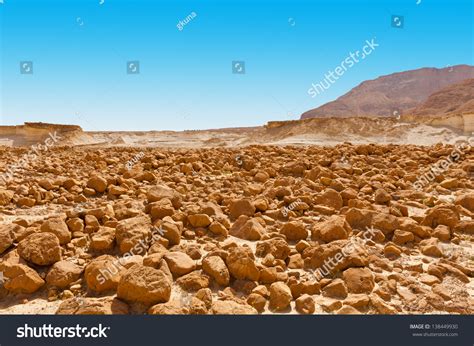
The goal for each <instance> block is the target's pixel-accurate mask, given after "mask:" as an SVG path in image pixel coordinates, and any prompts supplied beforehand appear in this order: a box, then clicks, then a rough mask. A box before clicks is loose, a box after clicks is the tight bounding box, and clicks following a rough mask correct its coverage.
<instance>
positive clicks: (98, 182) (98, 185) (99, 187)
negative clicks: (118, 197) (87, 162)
mask: <svg viewBox="0 0 474 346" xmlns="http://www.w3.org/2000/svg"><path fill="white" fill-rule="evenodd" d="M87 187H90V188H91V189H94V190H95V191H96V192H99V193H102V192H104V191H105V190H106V189H107V180H106V179H104V178H102V177H100V176H97V175H95V176H92V177H90V178H89V180H88V181H87Z"/></svg>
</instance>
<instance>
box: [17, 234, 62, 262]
mask: <svg viewBox="0 0 474 346" xmlns="http://www.w3.org/2000/svg"><path fill="white" fill-rule="evenodd" d="M17 249H18V254H19V255H20V256H21V258H23V259H24V260H26V261H28V262H31V263H34V264H37V265H42V266H45V265H50V264H53V263H55V262H57V261H59V260H61V247H60V245H59V239H58V237H56V236H55V235H54V234H52V233H33V234H30V235H29V236H27V237H26V238H25V239H23V240H22V241H21V242H20V243H19V244H18V248H17Z"/></svg>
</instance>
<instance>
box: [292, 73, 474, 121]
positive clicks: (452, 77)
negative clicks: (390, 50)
mask: <svg viewBox="0 0 474 346" xmlns="http://www.w3.org/2000/svg"><path fill="white" fill-rule="evenodd" d="M469 78H474V67H473V66H468V65H457V66H453V67H447V68H442V69H438V68H422V69H417V70H412V71H405V72H399V73H394V74H391V75H387V76H381V77H379V78H376V79H374V80H369V81H365V82H363V83H361V84H360V85H358V86H357V87H355V88H354V89H352V90H351V91H349V92H348V93H347V94H345V95H343V96H341V97H339V98H338V99H336V100H335V101H332V102H329V103H326V104H324V105H323V106H321V107H318V108H315V109H312V110H309V111H307V112H305V113H303V114H302V116H301V119H306V118H314V117H329V116H330V117H350V116H362V115H364V116H368V115H376V116H392V115H393V114H394V112H395V111H398V112H399V113H404V111H406V110H409V109H413V108H415V107H417V106H419V105H420V104H421V103H422V102H424V101H426V100H427V99H428V97H429V96H430V95H431V94H433V93H435V92H437V91H439V90H441V89H443V88H445V87H447V86H449V85H452V84H457V83H459V82H461V81H463V80H466V79H469Z"/></svg>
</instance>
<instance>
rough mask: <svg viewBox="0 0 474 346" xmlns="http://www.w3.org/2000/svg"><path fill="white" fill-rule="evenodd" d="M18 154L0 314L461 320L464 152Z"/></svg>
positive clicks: (2, 223)
mask: <svg viewBox="0 0 474 346" xmlns="http://www.w3.org/2000/svg"><path fill="white" fill-rule="evenodd" d="M455 151H456V152H457V153H458V155H457V156H456V158H454V156H453V152H455ZM26 153H28V148H7V147H3V148H1V149H0V162H1V166H0V176H2V177H3V179H1V181H3V183H2V184H1V185H0V273H1V276H0V279H1V287H0V313H3V314H14V313H21V314H39V313H50V314H51V313H52V314H54V313H56V314H282V313H292V314H425V313H435V314H437V313H440V314H472V313H473V311H474V298H473V292H474V284H473V282H474V279H473V274H474V245H473V244H474V242H473V239H474V148H471V147H469V146H468V147H463V149H462V150H460V149H459V148H456V147H453V146H452V145H441V144H439V145H433V146H417V145H393V144H361V145H352V144H350V143H344V144H339V145H336V146H333V147H323V146H270V145H251V146H246V147H240V148H238V147H236V148H219V147H217V148H206V149H202V148H201V149H197V148H196V149H170V148H147V147H143V148H137V147H134V148H130V147H129V148H127V147H72V146H68V147H59V146H58V147H51V148H49V150H48V151H47V152H42V153H39V154H38V155H28V156H27V157H25V154H26ZM440 162H447V164H442V163H440Z"/></svg>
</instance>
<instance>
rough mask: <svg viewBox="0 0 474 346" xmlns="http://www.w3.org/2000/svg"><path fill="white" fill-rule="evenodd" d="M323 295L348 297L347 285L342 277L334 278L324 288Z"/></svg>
mask: <svg viewBox="0 0 474 346" xmlns="http://www.w3.org/2000/svg"><path fill="white" fill-rule="evenodd" d="M323 296H325V297H330V298H335V299H344V298H346V297H347V287H346V285H345V284H344V281H342V280H341V279H334V280H332V281H331V282H330V283H329V284H327V285H326V286H324V288H323Z"/></svg>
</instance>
